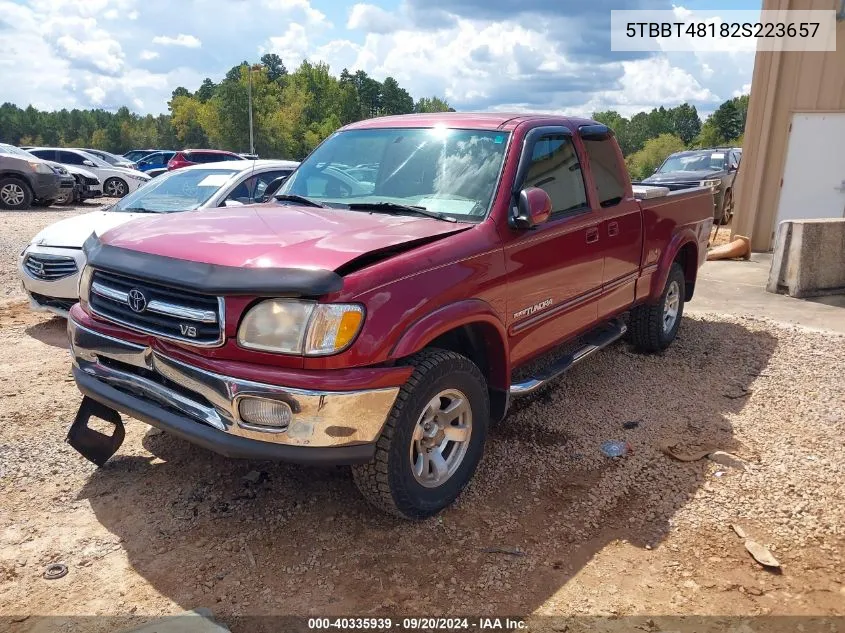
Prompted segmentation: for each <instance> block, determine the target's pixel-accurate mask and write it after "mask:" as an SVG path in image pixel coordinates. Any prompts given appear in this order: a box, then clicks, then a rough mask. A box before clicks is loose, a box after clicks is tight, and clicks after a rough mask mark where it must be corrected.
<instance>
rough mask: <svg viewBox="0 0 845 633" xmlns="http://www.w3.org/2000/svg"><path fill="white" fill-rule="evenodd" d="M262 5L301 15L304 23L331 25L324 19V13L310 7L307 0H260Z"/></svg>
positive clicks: (273, 9) (272, 9) (274, 9)
mask: <svg viewBox="0 0 845 633" xmlns="http://www.w3.org/2000/svg"><path fill="white" fill-rule="evenodd" d="M262 5H263V6H264V8H266V9H270V10H271V11H279V12H282V13H285V14H294V15H301V16H302V17H303V21H304V22H305V23H306V24H310V25H321V26H326V27H331V26H332V24H331V22H329V21H328V20H326V14H325V13H323V12H322V11H320V10H318V9H315V8H314V7H312V6H311V3H310V2H309V0H262Z"/></svg>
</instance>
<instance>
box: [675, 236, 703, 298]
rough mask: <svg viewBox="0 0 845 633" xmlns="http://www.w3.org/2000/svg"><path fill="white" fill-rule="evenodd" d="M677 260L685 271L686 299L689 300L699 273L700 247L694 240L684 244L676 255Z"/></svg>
mask: <svg viewBox="0 0 845 633" xmlns="http://www.w3.org/2000/svg"><path fill="white" fill-rule="evenodd" d="M674 261H675V262H677V263H678V264H680V266H681V268H682V269H683V271H684V279H685V281H686V283H684V300H685V301H689V300H690V299H692V295H693V293H694V292H695V278H696V275H697V274H698V248H696V246H695V244H693V243H692V242H687V243H686V244H684V245H683V246H682V247H681V248H680V250H679V251H678V254H677V255H675V260H674Z"/></svg>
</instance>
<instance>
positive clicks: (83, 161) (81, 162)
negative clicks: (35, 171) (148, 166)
mask: <svg viewBox="0 0 845 633" xmlns="http://www.w3.org/2000/svg"><path fill="white" fill-rule="evenodd" d="M30 153H32V154H35V155H36V156H38V157H39V158H43V159H45V160H52V161H56V162H57V163H61V164H62V165H78V166H80V167H83V168H85V169H87V170H88V171H90V172H92V173H93V174H94V175H95V176H96V177H97V178H99V179H100V181H101V182H102V183H103V195H105V196H109V197H111V198H122V197H123V196H125V195H126V194H127V193H130V192H132V191H135V190H136V189H137V188H138V187H140V186H142V185H144V184H145V183H147V182H149V181H150V177H149V176H147V175H146V174H145V173H143V172H140V171H137V170H134V169H125V168H123V167H114V166H112V165H109V164H108V163H107V162H105V161H104V160H102V159H100V158H97V157H96V156H93V155H91V154H89V153H88V152H83V151H82V150H78V149H68V148H63V147H37V148H34V149H32V150H30Z"/></svg>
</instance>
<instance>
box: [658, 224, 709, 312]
mask: <svg viewBox="0 0 845 633" xmlns="http://www.w3.org/2000/svg"><path fill="white" fill-rule="evenodd" d="M687 244H692V246H693V248H694V249H695V253H696V254H695V258H694V263H693V265H692V266H690V265H689V264H688V262H682V266H683V267H684V270H685V276H686V280H687V282H688V283H694V282H695V278H696V276H697V274H698V266H699V257H698V242H697V236H696V234H695V232H693V230H692V229H689V228H687V229H684V230H683V231H681V232H679V233H676V234H675V235H674V236H673V237H672V240H671V241H670V242H669V245H668V246H667V247H666V248H665V249H664V250H663V254H662V255H661V256H660V261H659V262H658V264H657V272H656V273H655V274H654V275H652V276H651V286H650V288H649V293H648V299H647V300H648V301H649V302H654V301H657V300H658V299H660V295H662V294H663V288H664V287H665V286H666V279H668V277H669V270H670V269H671V268H672V264H673V262H674V261H675V258H676V257H677V256H678V253H679V252H680V250H681V249H682V248H684V247H685V246H686V245H687Z"/></svg>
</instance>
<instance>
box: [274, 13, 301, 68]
mask: <svg viewBox="0 0 845 633" xmlns="http://www.w3.org/2000/svg"><path fill="white" fill-rule="evenodd" d="M269 50H270V52H271V53H276V54H278V55H280V56H281V57H282V59H289V60H291V61H293V60H296V63H297V64H299V62H300V61H301V60H302V59H303V58H304V57H305V55H306V53H307V51H308V34H307V31H306V30H305V27H304V26H302V25H301V24H297V23H296V22H291V23H290V24H288V28H287V30H286V31H285V32H284V33H283V34H282V35H279V36H277V37H271V38H270V42H269Z"/></svg>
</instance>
